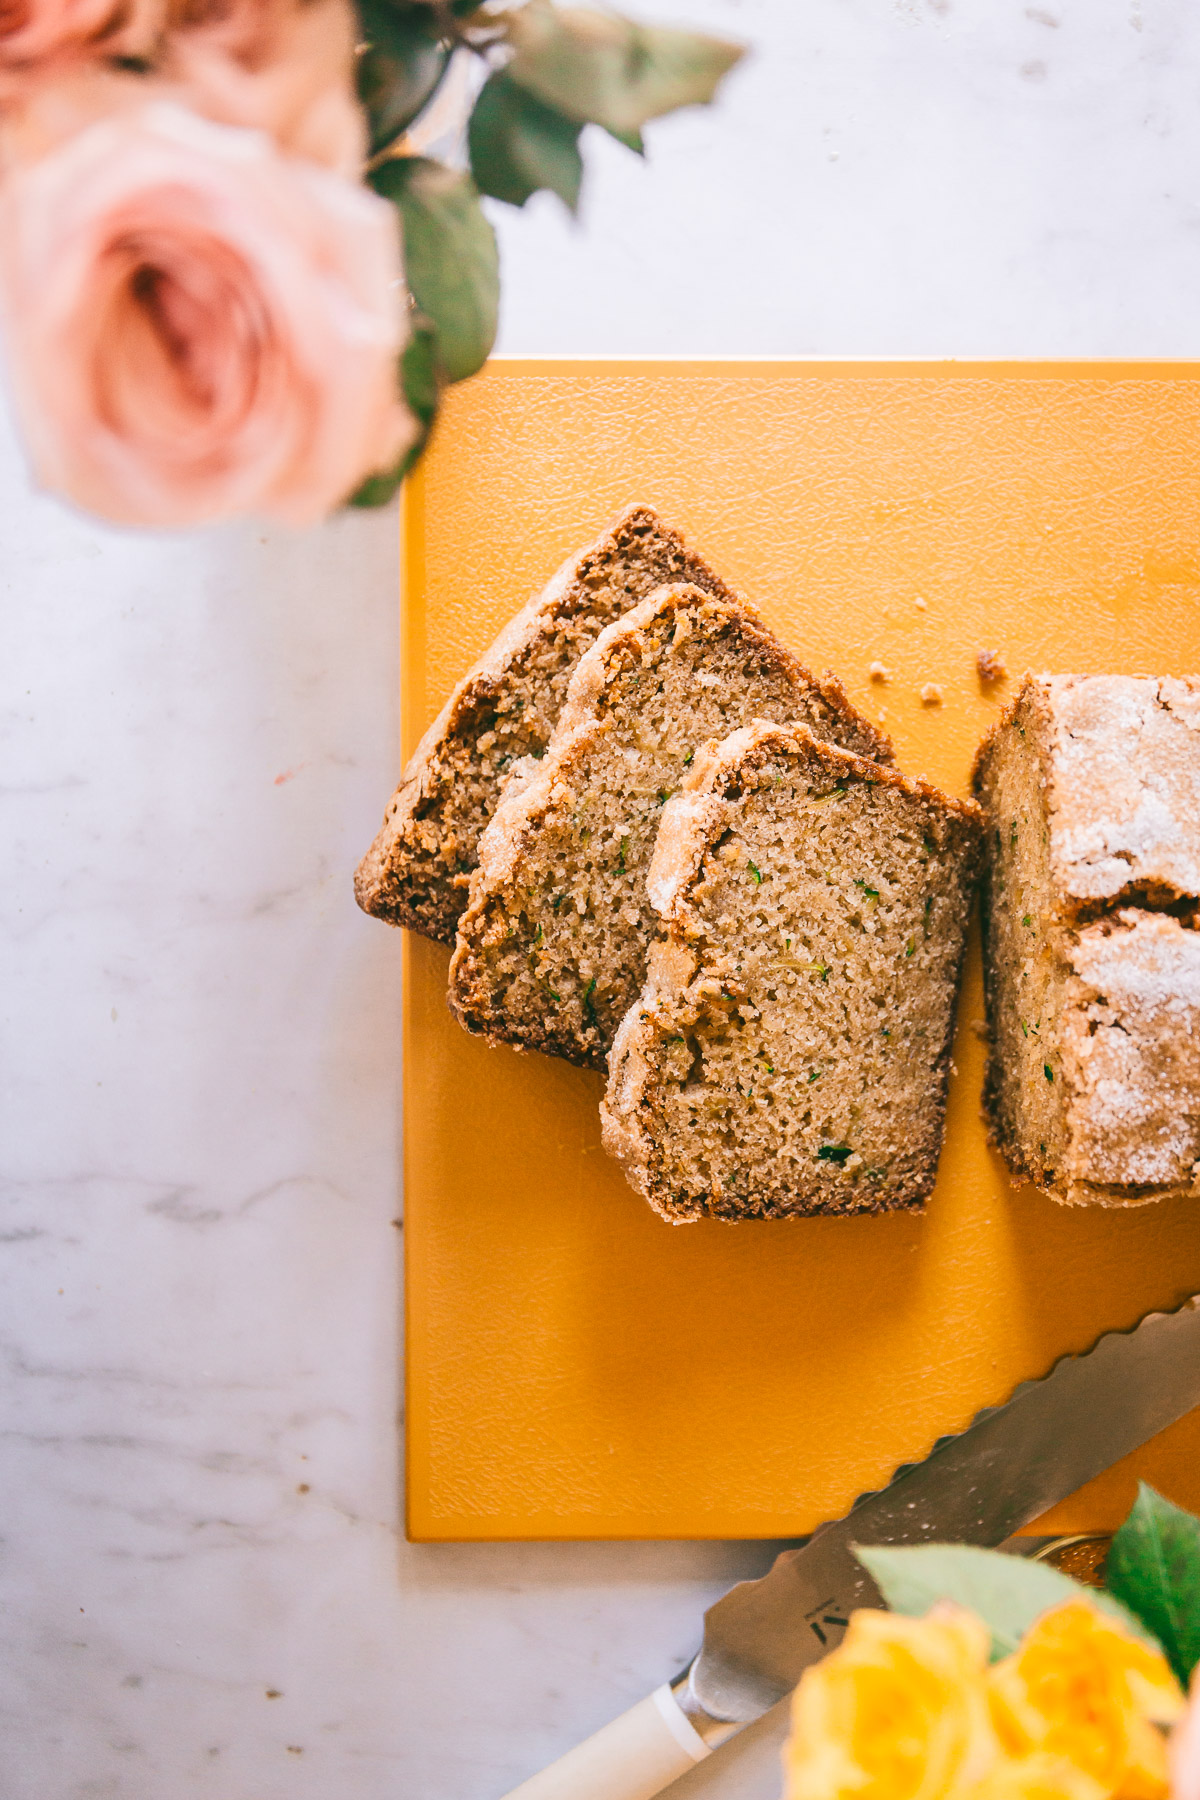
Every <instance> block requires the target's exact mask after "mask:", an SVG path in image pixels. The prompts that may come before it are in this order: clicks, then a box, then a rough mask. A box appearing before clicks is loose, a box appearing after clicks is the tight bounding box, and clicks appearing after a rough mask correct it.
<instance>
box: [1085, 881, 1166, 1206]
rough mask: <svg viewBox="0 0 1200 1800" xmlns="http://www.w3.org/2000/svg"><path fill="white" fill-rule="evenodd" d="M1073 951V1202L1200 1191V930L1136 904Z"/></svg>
mask: <svg viewBox="0 0 1200 1800" xmlns="http://www.w3.org/2000/svg"><path fill="white" fill-rule="evenodd" d="M1068 954H1069V956H1070V964H1071V979H1070V981H1069V983H1068V987H1067V1009H1066V1012H1065V1014H1064V1019H1063V1031H1062V1035H1061V1040H1060V1041H1061V1049H1062V1060H1063V1082H1064V1087H1065V1091H1066V1096H1067V1099H1066V1106H1067V1114H1068V1121H1069V1124H1068V1133H1067V1139H1068V1153H1067V1158H1066V1162H1065V1165H1064V1168H1063V1170H1062V1175H1063V1179H1064V1182H1065V1193H1064V1195H1063V1198H1064V1199H1065V1200H1066V1201H1067V1202H1068V1204H1071V1205H1079V1204H1086V1203H1091V1204H1097V1203H1098V1204H1100V1205H1102V1206H1129V1205H1136V1204H1137V1203H1138V1202H1139V1201H1145V1200H1160V1199H1168V1198H1174V1197H1176V1196H1179V1195H1196V1194H1198V1193H1200V933H1197V932H1195V931H1188V930H1185V928H1184V927H1183V925H1181V924H1180V922H1179V920H1178V919H1174V918H1171V917H1170V916H1168V915H1165V914H1162V913H1148V912H1139V911H1136V910H1133V909H1126V910H1122V911H1121V912H1119V913H1118V914H1117V915H1116V917H1115V918H1113V919H1106V920H1103V921H1101V922H1099V923H1097V924H1093V925H1088V926H1086V927H1085V928H1084V929H1083V930H1082V931H1081V932H1080V933H1079V936H1078V939H1077V941H1076V942H1075V943H1074V944H1073V945H1072V946H1071V948H1070V950H1069V952H1068Z"/></svg>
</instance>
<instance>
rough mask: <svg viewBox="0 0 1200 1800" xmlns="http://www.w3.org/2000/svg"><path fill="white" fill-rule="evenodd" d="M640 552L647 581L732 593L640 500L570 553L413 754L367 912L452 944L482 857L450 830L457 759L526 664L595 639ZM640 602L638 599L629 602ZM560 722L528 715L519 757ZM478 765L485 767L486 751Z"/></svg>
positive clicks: (373, 854) (374, 850) (383, 841)
mask: <svg viewBox="0 0 1200 1800" xmlns="http://www.w3.org/2000/svg"><path fill="white" fill-rule="evenodd" d="M641 550H644V553H645V554H644V558H643V560H644V562H645V564H646V567H647V570H650V569H651V568H655V567H656V568H658V570H659V574H658V576H657V578H653V577H651V579H650V581H649V584H648V585H650V586H654V585H657V582H658V581H659V580H662V579H663V578H664V576H665V575H666V574H667V573H668V572H669V573H670V574H671V575H672V576H673V577H674V578H676V579H687V580H689V581H693V582H695V583H696V584H697V585H698V586H700V587H702V588H704V589H705V590H706V591H707V592H710V593H714V594H718V595H730V596H731V590H730V589H728V588H727V587H726V585H725V583H724V582H723V581H722V580H721V578H720V577H719V576H718V575H716V574H715V573H714V572H713V570H711V569H710V568H709V567H708V565H707V564H706V563H705V562H704V561H703V559H702V558H701V557H700V556H698V555H697V554H696V553H695V552H694V551H692V550H690V549H689V548H688V547H687V545H686V544H685V542H684V540H683V538H682V537H681V536H680V534H679V533H678V532H677V531H674V530H672V528H671V527H670V526H667V525H665V524H664V523H663V521H662V520H661V519H660V518H659V517H658V515H657V514H656V513H655V512H654V510H653V509H652V508H651V507H649V506H645V505H642V504H640V503H639V504H635V505H631V506H628V507H626V508H625V509H624V510H623V511H622V512H621V513H620V514H619V515H618V516H617V518H616V519H615V520H614V521H613V523H612V524H611V525H609V526H608V527H607V528H606V529H605V530H604V531H602V532H601V533H600V534H599V536H598V537H597V538H596V539H595V540H594V541H593V542H592V543H591V544H589V545H588V546H587V547H586V548H585V549H584V550H582V551H575V552H573V553H572V554H571V555H570V556H568V557H567V558H566V560H565V561H564V562H563V563H562V565H561V566H560V568H559V569H558V570H557V571H556V573H555V574H554V575H553V576H552V577H551V579H550V580H549V582H547V584H546V586H545V587H544V588H543V589H542V590H541V591H540V593H537V594H535V595H534V596H533V597H532V599H530V600H529V601H528V602H527V603H526V605H525V606H524V607H522V609H521V611H520V612H519V613H517V614H516V616H515V617H514V618H512V619H511V620H510V621H509V623H508V624H507V625H506V626H505V627H504V629H503V630H502V631H501V632H500V634H499V636H498V637H497V638H496V639H495V640H494V642H493V643H492V644H491V645H490V647H489V648H488V649H487V650H486V651H485V652H484V654H483V656H482V657H481V658H480V659H479V661H478V662H477V663H476V664H475V665H474V667H473V668H471V669H469V670H468V671H467V673H466V674H465V675H464V676H463V678H462V680H461V681H460V682H459V683H458V685H457V687H456V688H455V689H454V691H453V693H452V694H451V695H450V697H449V699H448V700H447V701H446V704H445V705H444V706H443V708H442V710H441V712H440V713H439V714H438V716H437V718H436V719H435V720H434V721H433V723H432V724H431V725H430V726H429V728H428V730H427V731H426V732H425V734H424V736H423V737H422V738H421V741H420V743H419V744H418V745H417V747H416V749H415V750H414V752H413V754H412V756H411V757H410V758H409V761H408V764H407V765H406V767H405V770H404V773H403V775H402V776H401V779H400V783H399V786H398V787H397V789H396V791H395V793H394V794H393V796H392V799H391V801H390V802H389V804H388V808H387V811H386V813H385V814H384V820H383V825H382V827H381V828H380V830H379V832H378V834H377V835H376V837H375V840H374V842H373V843H372V845H371V847H370V849H369V850H368V851H367V853H366V855H365V856H364V857H363V859H362V861H361V862H360V863H359V865H358V868H357V870H356V872H355V877H354V892H355V898H356V899H357V901H358V904H359V905H360V906H361V907H362V909H363V911H364V912H368V913H371V914H373V915H374V916H375V917H376V918H379V919H383V920H384V921H385V922H386V923H387V924H389V925H397V926H405V927H407V928H408V929H409V930H412V931H418V932H420V933H421V934H422V935H423V936H425V937H431V938H435V939H437V940H439V941H440V942H443V943H453V942H454V934H455V928H456V926H457V922H458V918H459V915H460V914H461V913H462V911H463V910H464V908H465V906H466V903H467V887H468V881H469V876H470V872H471V870H472V869H473V868H474V866H475V861H476V844H475V842H463V843H460V842H459V841H458V836H457V835H455V834H453V833H448V832H447V829H446V827H445V813H446V810H447V806H448V803H449V801H450V799H451V796H452V794H453V792H454V789H455V786H456V784H459V783H461V780H462V771H461V769H459V768H456V767H455V759H456V753H458V752H461V751H462V750H463V748H464V746H473V745H474V744H475V743H476V742H477V741H478V740H479V739H480V738H481V736H483V735H484V732H485V730H486V728H487V725H488V723H489V720H491V719H492V718H493V717H494V715H495V714H496V711H497V707H498V704H503V702H504V701H505V698H506V696H509V695H511V692H512V689H513V684H514V677H515V672H516V671H517V669H518V668H519V667H530V666H533V665H535V664H536V663H537V662H538V659H539V652H540V651H543V650H544V651H547V652H551V653H552V652H553V647H554V643H555V640H556V638H557V637H558V636H560V635H561V634H562V633H563V632H564V630H565V631H566V632H567V633H568V635H569V636H570V637H571V638H572V640H573V641H574V640H575V639H579V638H581V637H582V638H587V639H588V640H589V641H590V639H591V638H594V636H595V635H596V633H595V632H594V631H593V632H591V633H589V632H587V630H586V629H581V626H586V622H587V615H588V610H589V605H590V604H591V602H592V599H593V596H594V593H595V591H596V590H597V589H599V588H601V587H602V586H603V585H604V582H605V576H606V573H609V572H612V571H613V570H614V569H616V568H617V567H619V565H620V563H621V559H622V558H631V559H636V558H637V556H638V554H639V551H641ZM636 598H637V596H636V594H630V596H629V603H630V604H632V603H633V602H634V601H635V600H636ZM597 629H598V627H597ZM581 647H582V646H581ZM576 654H578V652H576ZM554 724H555V719H554V718H553V717H548V718H544V719H542V718H538V719H533V718H529V717H528V715H527V716H526V717H525V718H523V719H522V721H521V729H520V731H519V732H514V744H515V746H516V747H517V750H518V753H519V754H527V753H529V752H530V751H531V750H532V751H535V752H536V751H537V750H539V749H540V748H542V747H544V746H545V744H546V743H548V741H549V738H550V735H551V731H552V728H553V726H554ZM475 762H476V765H478V752H476V753H475ZM501 780H502V778H501V777H497V778H496V779H495V780H492V779H491V778H490V775H489V777H488V779H487V780H486V781H485V784H484V785H485V787H486V788H487V789H488V793H485V795H484V796H483V808H484V811H485V812H490V810H491V805H494V803H495V799H496V797H497V795H498V793H499V791H500V786H501ZM489 796H490V802H491V804H490V805H489V804H488V800H489Z"/></svg>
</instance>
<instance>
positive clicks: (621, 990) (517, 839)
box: [450, 585, 892, 1068]
mask: <svg viewBox="0 0 1200 1800" xmlns="http://www.w3.org/2000/svg"><path fill="white" fill-rule="evenodd" d="M756 717H761V718H766V719H798V720H804V721H806V722H807V723H808V724H810V725H811V726H812V728H813V730H814V731H815V732H816V733H818V734H819V735H820V736H821V737H823V738H827V739H829V740H830V741H832V742H835V743H840V744H843V745H845V746H847V747H848V748H850V749H852V750H855V751H858V752H859V753H860V754H863V755H866V756H870V757H874V758H876V759H877V760H880V761H883V760H890V758H891V754H892V752H891V745H890V744H889V743H888V741H887V739H886V738H884V737H883V735H882V733H880V732H879V731H877V730H876V729H875V727H874V726H873V725H871V724H870V723H868V721H867V720H866V719H864V718H863V717H862V716H861V715H860V714H859V713H858V712H856V711H855V709H854V708H853V707H852V706H851V704H850V702H849V700H848V699H847V698H846V695H845V693H844V692H843V691H842V688H841V686H840V685H839V683H838V682H837V681H835V680H834V679H833V677H832V676H826V677H823V678H821V679H817V678H816V677H814V676H812V675H810V674H809V672H808V670H807V669H805V668H804V667H803V666H802V665H801V664H800V663H799V662H797V661H796V658H795V657H794V656H793V655H792V654H791V652H790V651H789V650H787V649H786V648H785V647H784V646H783V644H781V643H780V642H779V640H778V638H776V637H775V636H774V634H773V633H772V632H771V631H769V630H768V629H767V627H766V626H765V625H763V624H762V623H761V622H760V621H759V620H758V619H757V618H756V617H755V616H754V614H753V613H752V612H751V611H750V610H749V609H748V608H747V607H746V606H744V605H742V604H740V603H739V602H737V601H736V600H733V599H729V598H724V597H717V596H714V595H710V594H706V593H704V592H702V590H701V589H699V588H697V587H694V586H687V585H683V586H674V587H668V588H664V589H662V590H660V592H659V593H657V594H655V595H653V596H651V598H650V599H648V600H646V601H644V602H643V603H642V605H640V606H638V607H636V608H635V609H634V610H633V611H632V612H630V613H627V614H626V615H625V617H624V618H622V619H619V620H617V621H615V622H614V623H613V624H612V625H610V626H609V627H608V629H607V630H606V631H605V632H604V633H603V635H602V636H601V637H600V638H599V639H598V641H597V642H596V643H595V644H594V645H593V646H592V648H591V649H590V650H589V651H588V652H587V654H586V655H585V656H584V657H583V659H582V660H581V662H580V663H579V665H578V667H577V668H576V670H575V674H574V676H573V678H572V681H571V685H570V689H569V691H568V695H567V701H566V705H565V707H564V709H563V712H562V715H561V717H560V719H559V723H558V727H557V729H556V731H555V734H554V737H553V739H552V741H551V744H550V749H549V752H548V753H547V755H546V757H545V759H544V760H543V761H542V762H540V763H537V764H534V765H533V773H532V774H531V775H530V776H529V777H528V779H527V781H526V784H525V785H522V783H521V781H520V780H519V779H514V781H513V783H512V785H511V787H510V788H509V790H508V791H507V792H506V793H505V796H504V798H503V800H502V801H501V804H500V806H499V808H498V810H497V812H496V814H495V816H494V818H493V819H492V822H491V824H490V825H489V827H488V829H487V831H486V832H485V834H484V836H483V839H482V841H481V844H480V850H479V868H478V870H477V871H476V873H475V876H474V878H473V879H472V882H471V897H470V904H469V906H468V908H467V911H466V912H465V913H464V914H463V917H462V918H461V919H460V921H459V929H458V944H457V948H456V949H455V952H454V959H453V961H452V963H451V965H450V1006H451V1010H452V1011H453V1012H454V1013H455V1014H456V1015H457V1017H458V1018H459V1020H460V1021H461V1022H462V1023H463V1024H464V1025H465V1026H466V1027H467V1029H468V1030H470V1031H476V1032H481V1033H483V1034H484V1035H485V1036H487V1037H488V1038H490V1039H491V1040H492V1041H493V1042H495V1043H512V1044H516V1045H518V1046H520V1047H521V1048H525V1049H531V1050H543V1051H546V1052H548V1053H549V1054H551V1055H556V1056H564V1057H566V1058H568V1059H569V1060H570V1061H572V1062H578V1063H585V1064H591V1065H592V1066H593V1067H596V1068H603V1067H604V1066H605V1063H606V1060H607V1056H608V1051H609V1048H610V1046H611V1044H612V1040H613V1036H614V1034H615V1032H616V1029H617V1026H618V1025H619V1024H620V1021H621V1020H622V1018H623V1017H624V1016H625V1013H626V1012H627V1011H628V1009H629V1007H630V1006H631V1005H632V1004H633V1002H634V1000H635V999H636V998H637V995H638V994H639V993H640V991H641V987H642V983H643V981H644V980H645V977H646V958H647V955H648V953H649V948H650V943H651V941H652V939H653V937H654V935H655V932H656V929H657V919H656V915H655V913H654V911H653V908H652V907H651V905H650V901H649V898H648V896H647V893H646V873H647V870H648V869H649V867H650V858H651V855H652V853H653V850H654V842H655V837H656V835H657V832H658V827H659V821H660V820H661V818H662V812H663V806H664V804H665V803H666V801H667V800H668V798H669V797H670V795H671V794H672V793H674V791H675V790H676V788H678V786H679V784H680V782H681V781H682V780H683V778H684V776H685V774H686V773H687V768H688V765H689V764H690V763H691V762H692V758H693V755H694V754H695V753H696V752H697V750H698V749H699V748H700V746H701V745H703V744H704V742H705V741H706V740H707V739H709V738H722V737H724V736H725V735H726V734H727V733H728V732H729V731H731V730H732V729H733V728H734V727H735V726H737V725H741V724H745V723H747V722H748V721H749V720H750V719H753V718H756Z"/></svg>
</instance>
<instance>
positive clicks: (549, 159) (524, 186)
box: [467, 69, 583, 212]
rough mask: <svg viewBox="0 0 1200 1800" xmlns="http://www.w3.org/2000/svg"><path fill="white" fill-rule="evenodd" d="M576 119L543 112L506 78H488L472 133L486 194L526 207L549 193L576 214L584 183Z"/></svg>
mask: <svg viewBox="0 0 1200 1800" xmlns="http://www.w3.org/2000/svg"><path fill="white" fill-rule="evenodd" d="M581 130H582V126H580V125H579V124H578V123H577V122H576V121H575V120H574V119H564V117H563V115H562V114H561V113H560V112H556V111H555V109H554V108H553V107H552V106H544V105H543V104H542V102H541V101H540V100H538V99H536V98H535V97H534V96H533V95H532V94H530V93H527V92H526V90H525V89H524V88H522V87H518V85H517V83H516V82H515V81H514V80H513V79H512V77H511V76H510V75H509V74H508V73H507V71H506V70H503V69H502V70H499V71H498V72H497V73H496V74H494V75H491V76H489V77H488V79H487V81H486V82H485V83H484V85H483V87H482V88H481V89H480V93H479V98H478V99H477V100H476V102H475V109H474V111H473V112H472V114H471V120H470V124H469V125H468V127H467V146H468V148H469V150H470V154H471V173H472V174H473V175H474V177H475V181H476V184H477V186H478V187H479V190H480V192H481V193H484V194H490V195H491V196H492V198H493V199H494V200H507V201H508V203H509V205H510V206H524V204H525V202H526V201H527V200H528V199H529V196H530V195H531V194H536V193H537V192H538V190H539V188H549V189H550V191H551V193H555V194H557V195H558V197H559V199H560V200H561V201H562V202H563V203H564V205H565V206H566V207H567V208H568V209H569V210H570V211H571V212H574V211H575V209H576V207H577V206H578V204H579V187H580V183H581V182H582V180H583V158H582V157H581V156H580V154H579V133H580V131H581Z"/></svg>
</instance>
